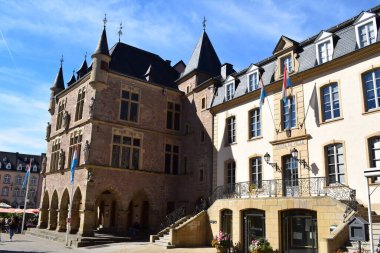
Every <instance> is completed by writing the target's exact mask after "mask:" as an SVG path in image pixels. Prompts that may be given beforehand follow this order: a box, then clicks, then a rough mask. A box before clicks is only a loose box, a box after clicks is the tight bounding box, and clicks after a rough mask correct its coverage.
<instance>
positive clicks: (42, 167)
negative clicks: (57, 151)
mask: <svg viewBox="0 0 380 253" xmlns="http://www.w3.org/2000/svg"><path fill="white" fill-rule="evenodd" d="M46 163H47V158H46V155H44V157H43V158H42V162H41V174H45V172H46Z"/></svg>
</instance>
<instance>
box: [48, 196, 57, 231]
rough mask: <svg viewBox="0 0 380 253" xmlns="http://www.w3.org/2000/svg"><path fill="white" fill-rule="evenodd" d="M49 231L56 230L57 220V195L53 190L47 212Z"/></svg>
mask: <svg viewBox="0 0 380 253" xmlns="http://www.w3.org/2000/svg"><path fill="white" fill-rule="evenodd" d="M49 211H50V212H49V216H50V217H49V229H50V230H55V229H56V228H57V219H58V194H57V191H56V190H55V191H54V193H53V196H52V198H51V204H50V210H49Z"/></svg>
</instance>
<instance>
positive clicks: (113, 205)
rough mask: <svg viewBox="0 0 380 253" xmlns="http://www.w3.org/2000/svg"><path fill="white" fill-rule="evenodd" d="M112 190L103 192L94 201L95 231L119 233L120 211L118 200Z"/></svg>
mask: <svg viewBox="0 0 380 253" xmlns="http://www.w3.org/2000/svg"><path fill="white" fill-rule="evenodd" d="M118 196H119V195H118V194H117V193H116V192H115V191H113V190H104V191H103V192H102V193H101V194H100V195H99V196H98V197H97V198H96V201H95V210H96V215H95V219H96V220H95V229H98V230H102V231H108V232H112V231H119V230H120V224H119V222H120V221H119V219H118V214H119V211H120V210H122V206H121V202H120V198H118Z"/></svg>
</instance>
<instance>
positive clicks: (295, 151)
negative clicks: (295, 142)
mask: <svg viewBox="0 0 380 253" xmlns="http://www.w3.org/2000/svg"><path fill="white" fill-rule="evenodd" d="M290 152H291V154H292V157H293V159H295V160H296V161H298V162H299V163H300V164H301V165H303V167H304V168H305V169H308V170H310V166H309V164H307V162H306V160H305V159H298V150H297V149H296V148H293V149H292V150H291V151H290Z"/></svg>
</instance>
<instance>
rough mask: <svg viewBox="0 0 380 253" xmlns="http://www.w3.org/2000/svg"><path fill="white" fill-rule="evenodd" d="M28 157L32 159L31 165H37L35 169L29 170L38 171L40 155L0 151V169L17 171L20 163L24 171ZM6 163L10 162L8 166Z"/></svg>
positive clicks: (40, 160)
mask: <svg viewBox="0 0 380 253" xmlns="http://www.w3.org/2000/svg"><path fill="white" fill-rule="evenodd" d="M30 158H33V159H34V162H32V167H33V166H34V165H37V171H33V170H31V172H32V173H39V172H40V170H41V167H40V166H41V162H42V156H40V155H28V154H20V153H14V152H4V151H0V171H17V167H18V166H19V164H21V165H22V168H23V171H25V169H26V165H27V164H29V159H30ZM8 164H10V167H9V165H8ZM7 165H8V166H7Z"/></svg>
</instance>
